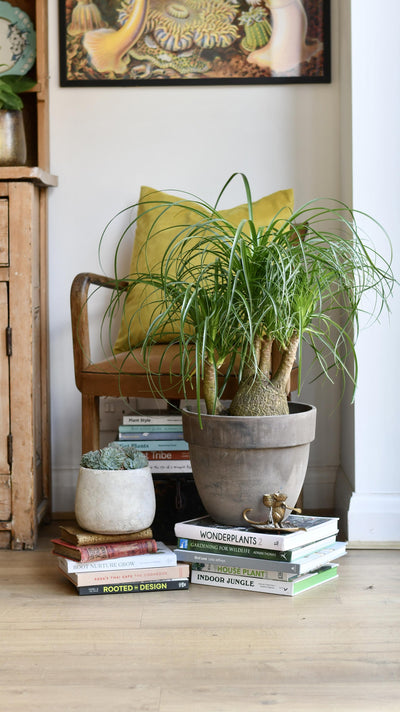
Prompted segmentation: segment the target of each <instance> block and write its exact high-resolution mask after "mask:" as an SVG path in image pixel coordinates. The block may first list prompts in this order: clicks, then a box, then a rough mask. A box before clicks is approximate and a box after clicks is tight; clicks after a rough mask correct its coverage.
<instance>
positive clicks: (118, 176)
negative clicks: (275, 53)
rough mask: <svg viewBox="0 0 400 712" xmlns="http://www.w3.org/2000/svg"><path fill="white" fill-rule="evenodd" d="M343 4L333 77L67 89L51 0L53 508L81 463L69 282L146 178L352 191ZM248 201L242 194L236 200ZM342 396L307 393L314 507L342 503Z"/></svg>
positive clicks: (69, 500)
mask: <svg viewBox="0 0 400 712" xmlns="http://www.w3.org/2000/svg"><path fill="white" fill-rule="evenodd" d="M332 5H333V7H332V53H333V81H332V83H331V84H327V85H323V84H316V85H307V84H303V85H298V86H293V85H276V86H268V85H265V86H235V87H232V86H218V87H203V86H198V87H184V86H182V87H141V88H138V87H120V88H118V87H116V88H114V87H109V88H82V87H80V88H60V87H59V81H58V69H57V67H58V18H57V7H56V6H57V3H55V2H50V3H49V26H50V67H51V77H50V139H51V170H52V172H53V173H55V174H56V175H58V176H59V187H58V188H56V189H54V190H52V191H51V192H50V193H51V194H50V199H49V275H50V277H49V290H50V292H49V294H50V362H51V408H52V451H53V491H54V496H53V500H54V501H53V508H54V511H56V512H60V511H68V510H72V508H73V498H74V487H75V481H76V475H77V468H78V465H79V459H80V395H79V393H78V391H77V389H76V387H75V384H74V376H73V360H72V345H71V344H72V342H71V326H70V317H69V289H70V285H71V282H72V279H73V277H74V275H75V274H76V273H77V272H80V271H85V270H91V271H97V270H98V269H99V265H98V258H97V246H98V241H99V236H100V233H101V231H102V229H103V227H104V226H105V224H106V223H107V221H108V220H109V219H110V218H111V217H112V216H113V215H114V213H116V212H117V211H118V210H120V209H121V208H124V207H125V206H126V205H128V204H129V203H130V202H134V201H135V200H136V199H137V197H138V193H139V187H140V185H141V184H150V185H152V186H154V187H155V188H161V189H173V188H184V189H187V190H190V191H193V192H197V193H199V194H200V195H202V196H203V197H205V198H209V199H213V198H214V197H216V194H217V191H218V190H219V188H220V187H221V186H222V184H223V182H224V181H225V179H226V178H227V177H228V176H229V175H230V174H231V173H232V172H234V171H243V172H245V173H246V174H247V175H248V177H249V179H250V181H251V184H252V186H253V192H254V197H255V198H258V197H261V196H262V195H264V194H267V193H269V192H272V191H275V190H277V189H279V188H286V187H293V188H294V191H295V198H296V204H297V205H300V204H301V203H303V202H305V201H307V200H309V199H312V198H314V197H318V196H335V197H341V161H340V112H341V92H340V83H339V79H338V45H339V4H338V2H337V1H334V2H333V3H332ZM242 200H243V197H242V195H241V194H240V193H239V191H238V190H233V191H232V198H231V204H235V203H236V202H237V201H240V202H242ZM112 247H113V245H112V244H111V242H110V243H109V249H108V250H107V249H106V251H105V265H104V266H105V269H106V270H107V268H110V267H111V255H112ZM127 259H129V257H128V255H127ZM337 395H338V387H336V388H335V387H329V386H327V385H322V384H317V385H315V384H314V385H313V386H309V387H306V388H305V389H304V392H303V393H302V399H303V400H305V401H310V402H313V403H315V404H316V405H317V408H318V429H317V439H316V442H315V444H314V446H313V448H312V453H311V462H310V472H309V476H308V479H307V486H306V504H307V506H312V507H324V506H330V505H331V504H332V502H333V487H334V481H335V476H336V470H337V468H338V465H339V457H340V438H339V429H340V411H339V409H338V408H336V409H335V406H336V404H337Z"/></svg>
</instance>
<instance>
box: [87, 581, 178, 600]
mask: <svg viewBox="0 0 400 712" xmlns="http://www.w3.org/2000/svg"><path fill="white" fill-rule="evenodd" d="M187 588H189V579H188V578H183V579H170V580H167V581H142V582H136V581H133V582H131V583H130V582H126V583H116V584H99V585H98V586H77V587H76V590H77V592H78V593H79V595H80V596H96V595H99V594H103V593H111V594H114V593H150V592H155V591H158V592H161V591H184V590H185V589H187Z"/></svg>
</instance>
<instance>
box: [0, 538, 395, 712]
mask: <svg viewBox="0 0 400 712" xmlns="http://www.w3.org/2000/svg"><path fill="white" fill-rule="evenodd" d="M52 535H54V530H52V529H51V527H48V526H47V527H46V526H45V527H44V528H43V529H42V536H41V540H40V544H39V547H38V549H37V550H36V551H26V552H24V551H16V552H12V551H0V603H1V605H0V643H1V648H0V649H1V654H0V709H1V712H17V711H18V712H20V710H21V711H22V710H24V711H25V712H36V711H37V710H40V711H41V712H50V711H51V712H58V711H59V710H62V711H63V712H74V711H75V710H79V711H80V712H81V711H82V710H84V711H85V712H87V711H92V710H96V712H125V711H126V712H128V711H129V712H139V711H140V712H142V711H143V712H181V711H183V710H185V712H203V711H206V710H207V711H208V712H236V711H239V710H240V712H256V711H257V712H258V711H261V710H266V709H270V708H271V709H280V710H295V711H296V712H303V711H304V712H309V711H310V710H321V711H323V712H330V711H331V710H334V711H335V712H347V711H349V712H350V711H351V712H354V711H356V712H381V711H382V710H384V711H386V710H390V711H392V710H393V712H398V711H399V710H400V551H363V550H361V551H360V550H352V551H350V552H349V553H348V555H347V556H346V557H344V558H343V559H341V564H340V570H339V578H338V579H336V580H334V581H331V582H329V583H327V584H325V585H323V586H320V587H318V588H315V589H313V590H311V591H308V592H305V593H303V594H301V595H299V596H297V597H295V598H286V597H281V596H274V595H266V594H260V593H247V592H242V591H229V590H226V589H220V588H213V587H207V586H198V585H197V586H196V585H191V586H190V589H189V590H188V591H178V592H168V593H146V594H137V595H135V594H132V595H129V594H125V595H115V596H112V595H110V596H92V597H80V596H77V595H76V593H75V591H74V589H73V586H72V585H71V584H69V583H68V582H66V581H65V580H64V579H63V578H62V577H61V575H60V574H59V573H58V571H57V569H56V562H55V558H54V556H53V555H52V554H51V544H50V537H51V536H52Z"/></svg>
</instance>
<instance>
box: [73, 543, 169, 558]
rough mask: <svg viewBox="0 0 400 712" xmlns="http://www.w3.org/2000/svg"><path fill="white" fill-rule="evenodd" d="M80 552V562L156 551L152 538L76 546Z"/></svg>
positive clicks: (155, 544)
mask: <svg viewBox="0 0 400 712" xmlns="http://www.w3.org/2000/svg"><path fill="white" fill-rule="evenodd" d="M78 548H79V551H80V552H81V562H82V563H85V562H87V561H98V560H99V559H116V558H117V557H119V556H138V555H140V554H149V553H150V552H152V551H154V552H156V551H157V542H156V541H155V540H154V539H143V540H139V541H128V542H116V543H115V544H89V545H88V546H80V547H78Z"/></svg>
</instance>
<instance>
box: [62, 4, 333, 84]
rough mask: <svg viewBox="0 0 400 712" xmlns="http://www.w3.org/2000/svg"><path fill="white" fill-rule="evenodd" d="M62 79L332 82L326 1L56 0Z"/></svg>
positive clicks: (104, 81)
mask: <svg viewBox="0 0 400 712" xmlns="http://www.w3.org/2000/svg"><path fill="white" fill-rule="evenodd" d="M59 26H60V84H61V86H65V87H67V86H118V85H128V86H129V85H130V86H132V85H136V86H140V85H159V86H160V85H171V84H172V85H173V84H181V85H184V84H188V85H189V84H190V85H195V84H203V85H204V84H277V83H278V84H282V83H308V82H314V83H316V82H319V83H322V82H325V83H326V82H329V81H330V79H331V78H330V0H59Z"/></svg>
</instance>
